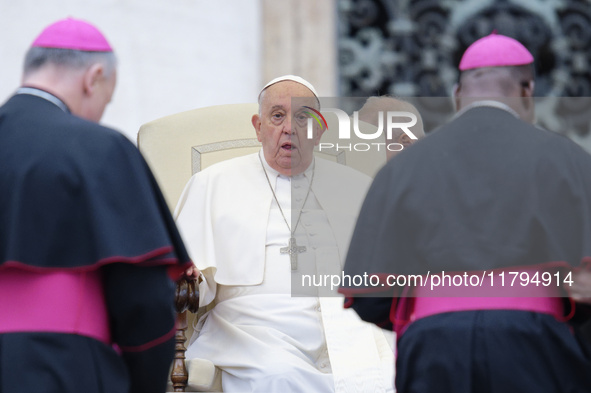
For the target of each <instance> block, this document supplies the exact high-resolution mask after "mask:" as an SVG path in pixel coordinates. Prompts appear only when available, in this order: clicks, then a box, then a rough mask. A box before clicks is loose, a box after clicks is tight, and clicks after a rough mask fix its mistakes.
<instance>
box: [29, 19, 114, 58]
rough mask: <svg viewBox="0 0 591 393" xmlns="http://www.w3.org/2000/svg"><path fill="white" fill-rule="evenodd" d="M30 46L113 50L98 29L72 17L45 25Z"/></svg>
mask: <svg viewBox="0 0 591 393" xmlns="http://www.w3.org/2000/svg"><path fill="white" fill-rule="evenodd" d="M31 46H33V47H41V48H60V49H73V50H81V51H87V52H112V51H113V49H112V48H111V45H109V43H108V42H107V39H106V38H105V36H104V35H103V34H102V33H101V32H100V31H99V29H97V28H96V27H94V26H93V25H91V24H90V23H88V22H85V21H83V20H80V19H74V18H67V19H62V20H59V21H57V22H55V23H53V24H51V25H49V26H47V27H46V28H45V30H43V31H42V32H41V34H39V36H38V37H37V38H36V39H35V41H33V44H32V45H31Z"/></svg>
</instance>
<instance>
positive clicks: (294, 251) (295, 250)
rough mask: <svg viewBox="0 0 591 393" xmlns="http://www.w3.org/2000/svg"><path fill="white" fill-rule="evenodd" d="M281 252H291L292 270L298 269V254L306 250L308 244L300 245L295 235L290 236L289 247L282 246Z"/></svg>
mask: <svg viewBox="0 0 591 393" xmlns="http://www.w3.org/2000/svg"><path fill="white" fill-rule="evenodd" d="M279 252H281V253H282V254H289V260H290V262H291V270H297V269H298V254H301V253H302V252H306V246H298V244H297V243H296V239H295V237H293V236H292V237H290V238H289V245H288V246H287V247H281V248H280V249H279Z"/></svg>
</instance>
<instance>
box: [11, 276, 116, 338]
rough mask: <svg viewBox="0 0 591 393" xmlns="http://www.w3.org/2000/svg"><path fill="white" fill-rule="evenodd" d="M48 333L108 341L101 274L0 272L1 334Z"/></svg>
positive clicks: (108, 331)
mask: <svg viewBox="0 0 591 393" xmlns="http://www.w3.org/2000/svg"><path fill="white" fill-rule="evenodd" d="M15 332H51V333H67V334H76V335H82V336H87V337H92V338H95V339H97V340H100V341H102V342H104V343H106V344H110V343H111V335H110V330H109V319H108V313H107V308H106V305H105V301H104V293H103V286H102V280H101V274H100V273H99V272H98V271H89V272H80V271H70V270H55V271H47V272H35V271H28V270H23V269H19V268H7V269H3V270H2V271H1V272H0V333H15Z"/></svg>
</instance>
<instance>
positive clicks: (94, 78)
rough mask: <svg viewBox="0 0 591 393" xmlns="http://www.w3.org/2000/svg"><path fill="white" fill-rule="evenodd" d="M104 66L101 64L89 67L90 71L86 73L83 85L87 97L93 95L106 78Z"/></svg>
mask: <svg viewBox="0 0 591 393" xmlns="http://www.w3.org/2000/svg"><path fill="white" fill-rule="evenodd" d="M104 73H105V70H104V66H103V65H102V64H100V63H95V64H93V65H91V66H90V67H88V69H87V70H86V71H85V72H84V77H83V84H84V86H83V87H84V93H85V94H87V95H92V94H93V93H94V91H95V89H96V87H97V85H98V82H100V81H101V80H102V79H103V78H104Z"/></svg>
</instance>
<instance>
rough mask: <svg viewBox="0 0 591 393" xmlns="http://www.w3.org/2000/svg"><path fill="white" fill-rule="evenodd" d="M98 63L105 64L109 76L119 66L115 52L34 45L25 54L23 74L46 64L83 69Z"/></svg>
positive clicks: (106, 73) (106, 74)
mask: <svg viewBox="0 0 591 393" xmlns="http://www.w3.org/2000/svg"><path fill="white" fill-rule="evenodd" d="M96 63H101V64H103V65H104V66H105V76H109V75H110V74H111V73H112V72H113V71H114V70H115V67H116V66H117V58H116V57H115V54H114V53H113V52H87V51H80V50H73V49H62V48H40V47H32V48H30V49H29V50H28V52H27V54H26V56H25V63H24V66H23V74H24V75H25V76H26V75H28V74H30V73H32V72H34V71H36V70H38V69H39V68H41V67H43V66H44V65H46V64H54V65H58V66H65V67H68V68H72V69H82V68H86V67H89V66H91V65H92V64H96Z"/></svg>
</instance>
